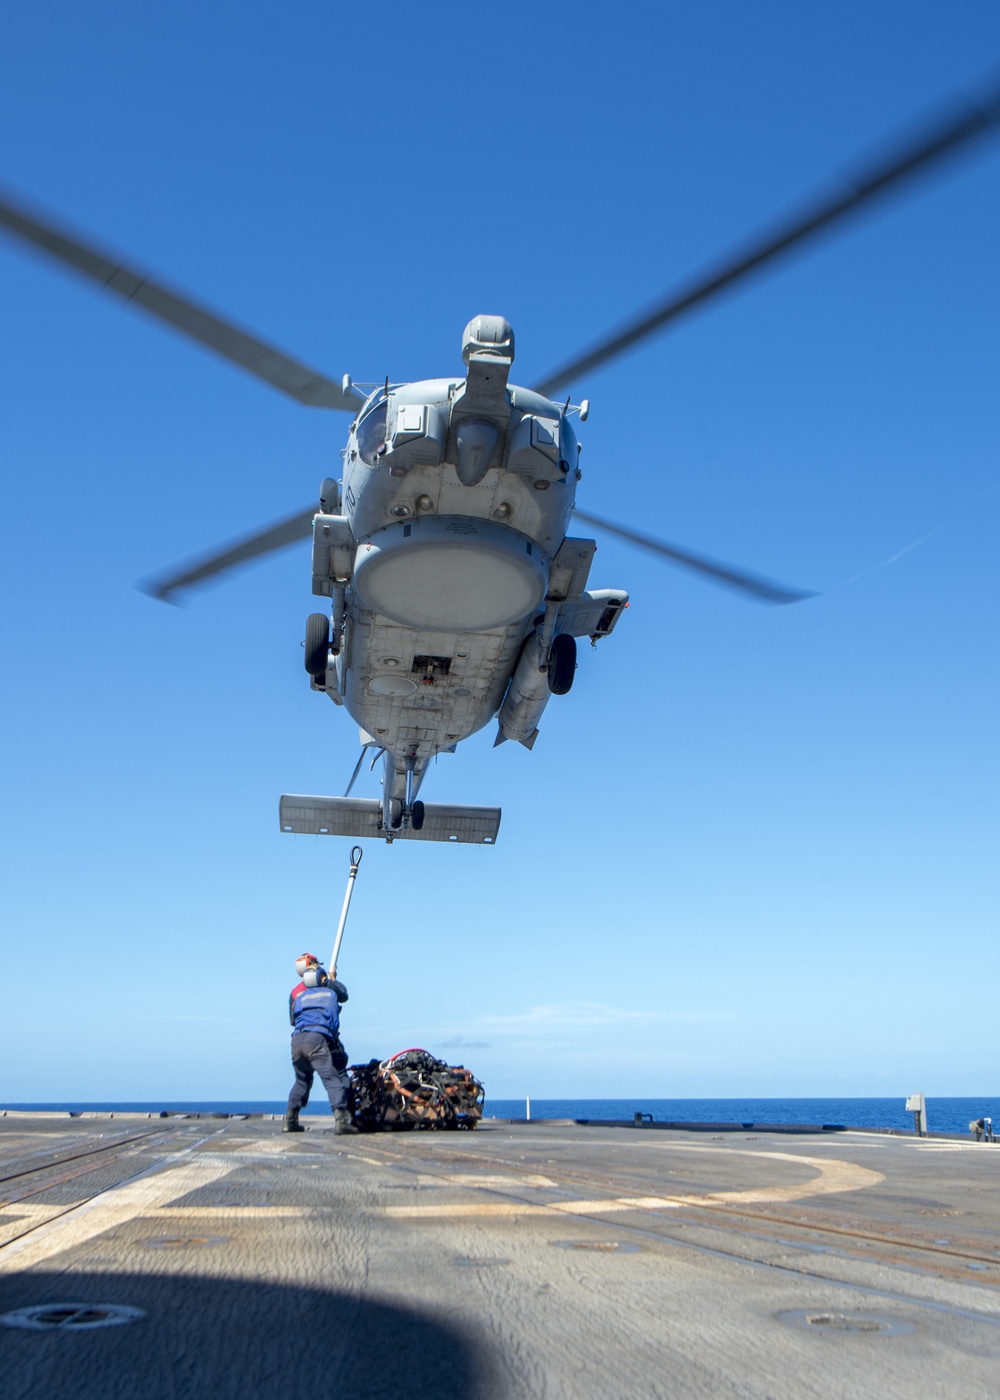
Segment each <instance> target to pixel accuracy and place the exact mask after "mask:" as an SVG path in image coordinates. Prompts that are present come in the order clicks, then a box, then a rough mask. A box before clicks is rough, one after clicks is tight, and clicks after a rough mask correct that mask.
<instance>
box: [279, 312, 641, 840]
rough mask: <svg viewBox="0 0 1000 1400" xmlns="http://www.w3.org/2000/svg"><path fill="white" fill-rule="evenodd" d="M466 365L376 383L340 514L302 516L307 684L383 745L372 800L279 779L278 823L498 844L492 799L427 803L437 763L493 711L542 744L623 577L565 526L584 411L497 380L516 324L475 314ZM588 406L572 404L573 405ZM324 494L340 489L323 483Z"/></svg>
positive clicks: (606, 624)
mask: <svg viewBox="0 0 1000 1400" xmlns="http://www.w3.org/2000/svg"><path fill="white" fill-rule="evenodd" d="M462 355H463V359H464V361H465V365H466V376H465V378H464V379H431V380H424V381H420V382H418V383H413V384H401V385H388V384H387V385H385V386H384V387H382V388H380V389H378V390H376V392H374V393H373V394H371V395H370V396H369V397H368V399H366V400H365V402H364V404H363V406H362V407H361V409H360V411H359V413H358V416H357V418H356V420H355V422H354V423H353V424H352V425H351V431H350V435H349V438H348V443H347V449H346V452H345V457H344V479H343V491H342V494H341V495H340V497H339V499H340V511H339V512H333V511H330V510H329V509H327V510H323V511H321V512H320V513H319V514H318V515H316V517H315V518H314V520H313V565H312V574H313V592H314V593H316V594H318V595H320V596H325V597H329V598H330V600H331V609H330V617H329V618H327V616H326V614H314V615H313V617H311V618H310V620H309V624H308V635H307V638H306V657H305V662H306V669H307V671H308V672H309V673H310V675H311V676H312V684H313V688H314V689H316V690H322V691H325V692H326V694H327V695H329V696H330V698H331V700H333V701H334V703H335V704H338V705H343V706H344V707H345V708H346V709H347V711H348V713H349V714H350V715H351V716H352V717H353V718H354V719H355V720H356V721H357V723H358V724H359V725H360V727H361V735H362V744H363V745H364V747H365V748H376V749H378V750H381V751H383V754H384V768H383V778H382V783H383V799H382V802H381V803H374V804H373V803H372V802H370V801H368V802H365V801H359V800H355V799H352V798H351V797H350V796H347V797H342V798H314V797H309V798H305V797H289V796H285V797H283V798H282V802H281V826H282V830H284V831H309V832H322V833H329V834H336V835H351V836H361V835H366V834H373V833H374V832H377V833H378V834H379V835H382V836H384V837H385V838H386V839H387V840H390V841H391V840H394V839H396V838H397V837H400V836H404V837H406V836H410V837H418V838H420V839H422V840H457V841H460V842H461V841H476V842H482V843H487V844H488V843H491V842H492V841H493V840H494V839H495V837H496V833H497V828H498V826H499V820H500V813H499V811H498V810H496V809H494V808H454V807H448V808H444V807H439V806H433V805H432V806H426V805H425V804H424V803H422V802H421V801H420V800H419V799H418V797H417V793H418V791H419V789H420V785H421V782H422V780H423V777H424V774H425V772H426V769H427V765H428V764H429V762H430V760H431V759H432V758H433V757H434V756H435V755H436V754H439V753H443V752H448V751H449V750H451V749H453V748H454V747H455V745H456V744H458V743H459V742H461V740H463V739H465V738H468V736H469V735H470V734H474V733H475V732H476V731H477V730H479V729H482V728H483V726H484V725H486V724H488V723H489V721H490V720H491V719H492V718H493V717H494V716H498V719H499V728H498V732H497V743H501V742H503V741H504V740H506V739H513V740H516V741H517V742H519V743H522V744H524V745H525V746H526V747H527V748H529V749H530V748H531V747H532V746H533V745H534V742H535V739H536V737H537V734H538V724H539V720H540V719H541V716H542V712H543V710H544V709H545V706H546V704H547V703H548V701H549V698H550V697H551V696H552V695H554V694H555V695H565V694H566V693H567V692H568V691H569V689H570V687H571V685H572V682H573V674H574V671H575V669H576V640H575V639H576V637H578V636H584V635H589V636H591V637H592V639H593V640H594V641H597V640H599V639H600V638H601V637H604V636H607V635H608V634H609V633H610V632H611V631H612V630H613V628H614V625H615V623H616V621H617V619H618V616H619V614H620V612H621V610H622V609H623V608H624V607H625V605H626V604H627V601H628V596H627V594H626V593H625V592H624V591H622V590H607V589H606V590H603V591H602V592H600V593H588V592H587V591H586V585H587V580H588V575H589V571H590V564H591V560H592V559H593V555H594V551H595V549H596V547H597V546H596V544H595V543H594V541H593V540H586V539H575V538H572V537H569V536H567V534H566V530H567V527H568V524H569V519H570V515H571V513H572V510H573V505H574V497H575V490H576V483H577V482H578V481H579V479H580V467H579V445H578V443H577V439H576V435H575V433H574V431H573V428H572V425H571V423H570V417H571V415H572V414H574V413H578V412H579V411H580V410H579V409H573V408H572V407H571V406H570V405H569V404H568V403H567V404H563V405H559V404H557V403H555V402H553V401H552V400H551V399H548V398H546V397H544V396H543V395H541V394H538V393H534V392H533V391H531V390H529V389H522V388H518V387H517V386H515V385H509V384H508V374H509V371H510V367H511V364H512V362H513V358H514V335H513V332H512V330H511V327H510V325H509V324H508V323H507V321H505V320H504V319H503V318H502V317H499V316H478V317H476V318H475V319H474V320H472V321H471V322H470V323H469V325H468V326H467V327H466V331H465V335H464V338H463V344H462ZM585 411H586V410H585V409H584V412H585ZM322 495H323V501H324V503H325V504H327V505H328V506H329V504H330V503H332V502H333V500H335V499H336V498H337V493H336V491H335V483H333V482H326V483H324V487H323V493H322Z"/></svg>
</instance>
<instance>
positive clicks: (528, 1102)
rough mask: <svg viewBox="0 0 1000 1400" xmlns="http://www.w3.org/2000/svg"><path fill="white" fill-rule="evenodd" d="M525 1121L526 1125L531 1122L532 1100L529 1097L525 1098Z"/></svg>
mask: <svg viewBox="0 0 1000 1400" xmlns="http://www.w3.org/2000/svg"><path fill="white" fill-rule="evenodd" d="M524 1121H525V1122H526V1123H530V1122H531V1100H530V1099H529V1098H527V1097H525V1100H524Z"/></svg>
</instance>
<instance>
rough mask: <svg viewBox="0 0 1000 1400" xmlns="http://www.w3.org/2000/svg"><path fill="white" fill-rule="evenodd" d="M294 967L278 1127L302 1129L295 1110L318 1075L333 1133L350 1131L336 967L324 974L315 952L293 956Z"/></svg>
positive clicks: (343, 991) (343, 992) (342, 996)
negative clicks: (288, 1063)
mask: <svg viewBox="0 0 1000 1400" xmlns="http://www.w3.org/2000/svg"><path fill="white" fill-rule="evenodd" d="M295 970H296V972H298V974H299V976H300V977H301V978H302V980H301V982H299V984H298V986H296V987H293V988H292V991H291V995H290V996H289V998H288V1019H289V1021H290V1022H291V1025H292V1068H293V1069H294V1070H295V1083H294V1084H293V1085H292V1091H291V1093H290V1094H289V1095H288V1108H287V1109H286V1111H285V1124H284V1131H285V1132H286V1133H301V1132H304V1131H305V1130H304V1128H303V1127H302V1124H301V1123H300V1122H299V1114H300V1113H301V1111H302V1109H303V1108H305V1106H306V1104H307V1103H308V1102H309V1091H310V1089H311V1088H312V1085H313V1078H314V1077H315V1075H317V1074H318V1075H319V1077H320V1079H321V1080H322V1081H323V1086H324V1088H325V1089H326V1092H327V1095H328V1097H329V1099H330V1111H331V1113H332V1114H333V1131H334V1132H335V1133H356V1132H357V1131H358V1130H357V1128H356V1127H355V1126H354V1123H353V1122H352V1120H351V1114H350V1111H349V1109H348V1107H347V1085H348V1078H347V1052H346V1051H345V1050H344V1047H343V1045H341V1043H340V1008H341V1006H342V1004H343V1003H344V1002H345V1001H346V1000H347V988H346V987H345V986H344V984H343V982H338V981H337V969H336V968H334V969H333V975H332V976H328V975H327V973H326V971H325V969H324V968H323V967H321V965H320V961H319V958H317V957H316V955H315V953H303V954H302V955H301V957H299V958H297V959H296V962H295Z"/></svg>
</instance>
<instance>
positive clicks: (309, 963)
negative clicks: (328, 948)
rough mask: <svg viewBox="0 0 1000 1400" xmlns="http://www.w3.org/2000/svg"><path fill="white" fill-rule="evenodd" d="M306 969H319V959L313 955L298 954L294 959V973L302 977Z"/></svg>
mask: <svg viewBox="0 0 1000 1400" xmlns="http://www.w3.org/2000/svg"><path fill="white" fill-rule="evenodd" d="M308 967H319V958H318V957H317V956H316V954H315V953H300V954H299V956H298V957H297V958H296V959H295V971H296V972H297V973H298V974H299V976H300V977H302V976H304V975H305V971H306V968H308Z"/></svg>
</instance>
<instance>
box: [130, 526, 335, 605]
mask: <svg viewBox="0 0 1000 1400" xmlns="http://www.w3.org/2000/svg"><path fill="white" fill-rule="evenodd" d="M316 510H317V507H316V506H310V507H309V508H308V510H298V511H296V512H295V514H294V515H290V516H289V517H288V519H287V520H280V521H279V522H278V523H277V525H271V526H269V527H268V529H266V530H261V531H260V532H259V533H258V534H255V535H250V536H248V537H247V538H246V539H242V540H237V541H236V543H235V544H232V545H230V547H229V548H228V549H225V550H223V551H222V553H221V554H212V555H209V556H208V557H206V558H204V559H198V560H195V561H193V562H192V563H191V564H189V565H188V566H187V568H185V569H183V570H182V571H181V572H180V573H177V574H170V575H168V576H167V577H166V578H159V579H152V580H150V581H149V582H148V583H143V584H140V585H139V586H140V588H142V590H143V592H144V593H149V594H151V595H152V597H154V598H159V599H160V600H161V601H162V602H164V603H172V602H174V597H173V595H174V594H175V593H177V592H179V591H180V589H182V588H190V587H191V586H192V585H193V584H195V583H201V581H202V579H206V578H211V577H212V575H213V574H219V573H222V572H223V570H225V569H231V568H233V567H234V566H235V565H237V564H243V563H245V562H246V561H247V560H249V559H256V558H258V557H259V556H260V555H261V554H270V553H271V552H272V551H273V550H275V549H284V548H285V547H286V546H287V545H290V544H297V543H298V542H299V540H307V539H308V538H309V536H310V535H311V534H312V522H313V516H314V515H315V514H316Z"/></svg>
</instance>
